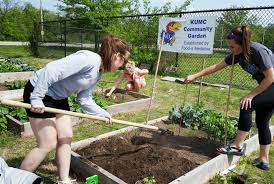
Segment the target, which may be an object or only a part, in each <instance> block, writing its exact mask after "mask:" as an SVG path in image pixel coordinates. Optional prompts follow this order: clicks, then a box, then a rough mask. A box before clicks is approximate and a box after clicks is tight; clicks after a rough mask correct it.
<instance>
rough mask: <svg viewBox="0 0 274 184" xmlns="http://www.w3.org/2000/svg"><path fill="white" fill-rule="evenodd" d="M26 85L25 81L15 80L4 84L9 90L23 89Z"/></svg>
mask: <svg viewBox="0 0 274 184" xmlns="http://www.w3.org/2000/svg"><path fill="white" fill-rule="evenodd" d="M26 83H27V81H26V80H15V81H10V82H5V86H6V87H8V89H9V90H14V89H22V88H24V87H25V85H26Z"/></svg>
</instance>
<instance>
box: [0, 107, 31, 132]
mask: <svg viewBox="0 0 274 184" xmlns="http://www.w3.org/2000/svg"><path fill="white" fill-rule="evenodd" d="M7 115H10V116H12V117H14V118H15V119H18V120H19V121H21V122H27V121H28V116H27V113H26V111H25V109H24V108H19V107H10V106H6V105H0V131H2V130H6V129H7V123H8V119H7Z"/></svg>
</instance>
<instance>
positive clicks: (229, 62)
mask: <svg viewBox="0 0 274 184" xmlns="http://www.w3.org/2000/svg"><path fill="white" fill-rule="evenodd" d="M232 58H233V54H229V55H227V56H226V57H225V62H226V64H228V65H232ZM236 63H238V59H237V56H235V59H234V64H236Z"/></svg>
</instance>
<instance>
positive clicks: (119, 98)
mask: <svg viewBox="0 0 274 184" xmlns="http://www.w3.org/2000/svg"><path fill="white" fill-rule="evenodd" d="M109 98H110V100H111V101H112V102H114V103H125V102H130V101H135V100H138V99H141V97H140V98H136V97H134V96H131V95H129V94H122V93H114V94H112V95H111V96H110V97H109Z"/></svg>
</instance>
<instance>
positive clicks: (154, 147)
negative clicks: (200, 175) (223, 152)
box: [77, 122, 217, 184]
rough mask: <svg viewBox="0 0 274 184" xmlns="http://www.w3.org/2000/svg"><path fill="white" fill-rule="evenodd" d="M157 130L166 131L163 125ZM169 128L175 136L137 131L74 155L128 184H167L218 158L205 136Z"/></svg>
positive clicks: (113, 138) (199, 132)
mask: <svg viewBox="0 0 274 184" xmlns="http://www.w3.org/2000/svg"><path fill="white" fill-rule="evenodd" d="M157 126H159V127H162V128H164V127H167V125H166V124H164V123H163V122H161V123H159V124H157ZM169 127H170V128H172V130H175V131H174V133H175V134H174V136H171V135H160V134H159V133H157V132H155V131H153V132H152V131H140V130H137V131H134V132H131V133H127V134H124V135H121V136H115V137H112V138H108V139H103V140H100V141H97V142H95V143H92V144H91V145H90V146H89V147H87V148H85V149H82V150H79V151H77V153H79V154H80V155H82V156H83V157H85V158H87V159H89V160H90V161H91V162H93V163H95V164H97V165H99V166H101V167H102V168H104V169H105V170H107V171H109V172H110V173H112V174H114V175H115V176H117V177H119V178H120V179H122V180H124V181H125V182H127V183H129V184H135V183H136V182H137V181H141V180H142V179H144V178H146V177H149V176H154V178H155V179H156V182H157V184H167V183H169V182H171V181H173V180H174V179H176V178H178V177H180V176H182V175H183V174H185V173H187V172H189V171H191V170H192V169H194V168H195V167H197V166H199V165H201V164H203V163H205V162H207V161H208V160H210V159H211V158H213V157H215V156H216V155H217V154H216V151H215V150H216V147H217V145H216V144H214V143H212V142H209V141H208V140H207V135H206V134H205V133H204V132H202V131H191V130H189V129H185V128H181V127H180V128H179V126H178V125H169Z"/></svg>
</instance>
